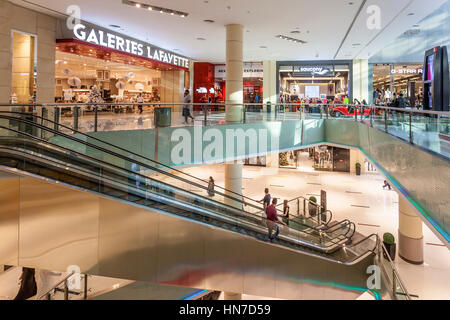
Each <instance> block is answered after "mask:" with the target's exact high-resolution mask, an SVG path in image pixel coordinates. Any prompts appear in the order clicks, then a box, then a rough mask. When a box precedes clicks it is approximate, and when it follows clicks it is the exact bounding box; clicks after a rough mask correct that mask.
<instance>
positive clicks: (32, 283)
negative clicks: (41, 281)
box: [14, 267, 37, 301]
mask: <svg viewBox="0 0 450 320" xmlns="http://www.w3.org/2000/svg"><path fill="white" fill-rule="evenodd" d="M19 280H20V289H19V292H18V293H17V295H16V297H15V298H14V300H19V301H20V300H27V299H29V298H31V297H33V296H35V295H36V293H37V285H36V278H35V270H34V269H33V268H25V267H23V268H22V275H21V276H20V278H19Z"/></svg>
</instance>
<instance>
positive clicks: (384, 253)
mask: <svg viewBox="0 0 450 320" xmlns="http://www.w3.org/2000/svg"><path fill="white" fill-rule="evenodd" d="M378 243H379V246H380V248H381V250H380V251H381V252H380V259H383V256H386V257H388V261H389V264H390V265H391V268H392V271H393V277H396V279H397V280H398V284H399V285H400V287H401V288H402V290H403V291H404V294H405V296H406V298H407V299H408V300H411V296H410V294H409V292H408V290H407V289H406V286H405V284H404V283H403V281H402V279H401V277H400V273H399V272H398V270H397V267H396V266H395V264H394V262H393V261H392V259H391V256H390V254H389V252H388V251H387V249H386V247H385V245H384V243H383V241H381V239H380V238H379V237H378ZM381 253H383V254H381ZM392 281H393V282H394V284H393V285H394V286H395V284H396V282H395V279H394V278H393V279H392ZM393 295H394V296H396V295H397V292H396V290H395V288H393Z"/></svg>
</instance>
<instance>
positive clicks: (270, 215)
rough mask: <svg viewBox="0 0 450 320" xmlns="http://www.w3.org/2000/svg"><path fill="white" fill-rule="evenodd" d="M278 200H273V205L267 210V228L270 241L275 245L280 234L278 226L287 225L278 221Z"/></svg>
mask: <svg viewBox="0 0 450 320" xmlns="http://www.w3.org/2000/svg"><path fill="white" fill-rule="evenodd" d="M277 202H278V200H277V198H274V199H273V200H272V204H271V205H270V206H268V207H267V208H266V216H267V221H266V224H267V228H268V231H269V241H270V242H272V243H273V240H274V239H275V238H276V237H278V234H279V233H280V228H279V227H278V224H279V223H280V224H282V225H285V224H284V223H283V222H280V221H278V213H277V208H276V206H277Z"/></svg>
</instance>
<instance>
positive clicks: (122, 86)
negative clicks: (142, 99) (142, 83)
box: [116, 81, 126, 90]
mask: <svg viewBox="0 0 450 320" xmlns="http://www.w3.org/2000/svg"><path fill="white" fill-rule="evenodd" d="M125 87H126V84H125V82H123V81H118V82H117V83H116V88H117V89H119V90H123V89H125Z"/></svg>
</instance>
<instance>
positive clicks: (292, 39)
mask: <svg viewBox="0 0 450 320" xmlns="http://www.w3.org/2000/svg"><path fill="white" fill-rule="evenodd" d="M275 37H276V38H280V39H282V40H287V41H290V42H295V43H302V44H305V43H307V42H306V41H304V40H300V39H295V38H291V37H287V36H283V35H281V34H279V35H277V36H275Z"/></svg>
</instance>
